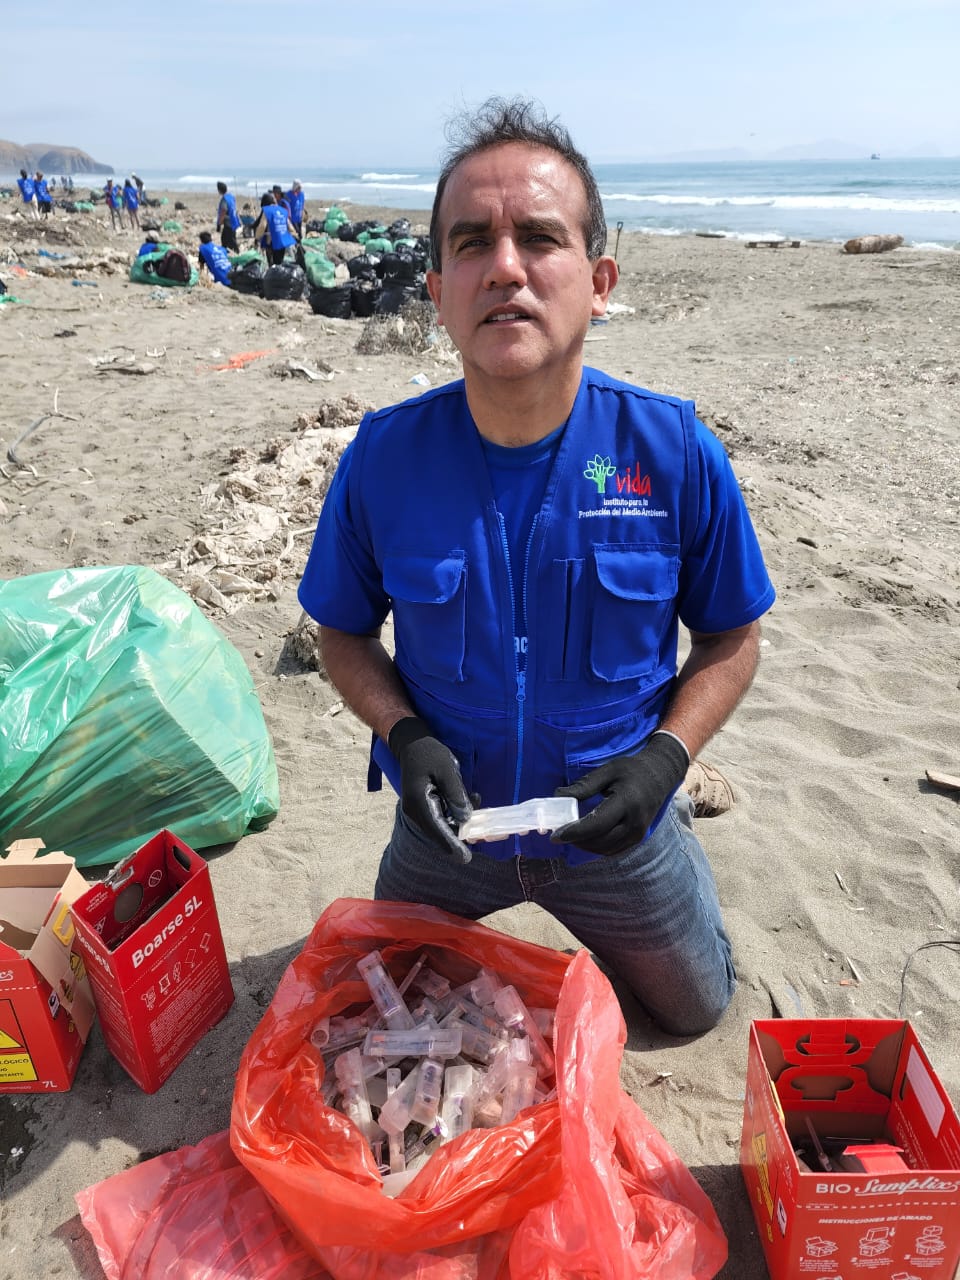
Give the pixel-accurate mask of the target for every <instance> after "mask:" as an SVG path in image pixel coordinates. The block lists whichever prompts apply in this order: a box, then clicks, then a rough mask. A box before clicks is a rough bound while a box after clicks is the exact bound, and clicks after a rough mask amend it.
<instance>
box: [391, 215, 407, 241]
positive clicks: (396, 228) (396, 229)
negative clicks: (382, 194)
mask: <svg viewBox="0 0 960 1280" xmlns="http://www.w3.org/2000/svg"><path fill="white" fill-rule="evenodd" d="M409 234H410V219H409V218H396V219H395V220H394V221H393V222H391V223H390V225H389V227H387V239H388V240H406V238H407V237H408V236H409Z"/></svg>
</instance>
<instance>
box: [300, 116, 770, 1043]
mask: <svg viewBox="0 0 960 1280" xmlns="http://www.w3.org/2000/svg"><path fill="white" fill-rule="evenodd" d="M606 234H607V230H606V224H605V220H604V213H603V205H602V202H601V199H600V195H599V192H598V190H597V184H596V181H595V179H594V176H593V174H592V172H591V170H590V167H589V164H588V163H587V160H586V159H585V157H584V156H583V155H582V154H581V153H580V152H579V151H577V150H576V149H575V148H574V146H573V143H572V141H571V139H570V136H569V134H568V133H567V131H566V129H564V128H563V127H562V126H561V125H559V124H558V123H557V122H556V121H555V120H551V119H549V118H548V117H546V116H545V115H544V114H543V113H542V111H541V110H539V109H538V108H536V107H535V106H533V105H532V104H530V103H525V102H520V101H515V102H503V101H500V100H492V101H491V102H489V103H487V104H486V105H485V106H484V107H483V108H482V109H481V111H480V113H479V115H478V116H476V117H475V118H467V119H465V120H464V121H463V128H462V131H461V136H460V141H459V145H457V146H456V147H455V148H454V149H453V150H452V151H451V152H450V154H449V156H448V157H447V160H446V163H445V165H444V167H443V169H442V171H441V174H440V179H439V181H438V183H437V189H436V197H435V200H434V205H433V214H432V218H431V226H430V249H431V253H430V256H431V260H432V263H433V268H432V270H431V271H430V272H429V273H428V275H427V284H428V288H429V290H430V296H431V298H432V299H433V302H434V304H435V305H436V308H437V312H438V316H439V319H440V322H441V323H442V324H443V325H445V326H446V329H447V331H448V333H449V334H450V337H451V338H452V339H453V341H454V343H455V344H456V346H457V347H458V348H459V350H460V353H461V356H462V358H463V379H462V381H458V382H452V383H450V384H448V385H446V386H442V387H438V388H436V389H435V390H433V391H428V392H425V393H424V394H423V395H421V396H419V397H417V398H416V399H414V400H409V401H406V402H405V403H404V404H400V405H394V406H393V407H390V408H386V409H383V410H380V411H379V412H376V413H371V414H368V415H367V417H366V418H365V419H364V420H363V422H362V423H361V424H360V428H359V430H358V432H357V435H356V437H355V439H354V441H353V442H352V444H351V445H350V447H349V448H348V449H347V450H346V451H345V452H344V454H343V458H342V460H341V462H340V465H339V468H338V470H337V473H336V476H335V477H334V480H333V483H332V484H331V486H330V490H329V493H328V494H327V497H326V500H325V502H324V505H323V509H322V512H321V515H320V521H319V524H318V527H317V533H316V537H315V540H314V544H313V549H312V551H311V553H310V558H309V561H308V563H307V567H306V570H305V572H304V575H303V580H302V582H301V585H300V592H299V594H300V602H301V604H302V605H303V607H304V608H305V609H306V610H307V612H308V613H309V614H311V615H312V616H313V617H314V618H316V619H317V620H318V621H319V623H320V624H321V629H320V634H321V646H322V656H323V665H324V668H325V669H326V672H327V674H328V675H329V676H330V679H331V680H332V681H333V683H334V684H335V685H336V687H337V688H338V689H339V691H340V693H341V694H342V695H343V697H344V699H345V701H346V702H347V703H348V704H349V705H350V706H351V707H352V708H353V710H354V711H355V712H356V713H357V715H359V716H360V718H361V719H363V720H364V721H366V723H367V724H368V725H369V726H370V728H371V729H372V730H373V735H374V738H373V749H372V755H373V759H372V762H371V769H370V773H369V785H371V786H374V787H376V786H378V785H379V777H380V772H381V770H382V771H383V772H384V773H386V775H387V777H388V778H389V780H390V782H391V783H392V784H393V786H394V787H395V788H396V790H397V792H398V795H399V801H398V804H397V810H396V816H395V822H394V827H393V833H392V835H391V837H390V840H389V843H388V844H387V847H386V850H385V851H384V854H383V857H382V859H381V863H380V872H379V876H378V879H377V884H376V890H375V893H376V896H377V897H378V898H385V899H399V900H402V901H408V902H409V901H413V902H424V903H429V904H431V905H434V906H438V907H442V908H444V909H445V910H447V911H451V912H454V913H455V914H458V915H461V916H466V917H469V918H471V919H478V918H480V917H481V916H486V915H488V914H490V913H491V912H494V911H498V910H500V909H502V908H505V907H510V906H513V905H515V904H517V903H520V902H523V901H530V902H536V903H538V904H540V905H541V906H542V907H544V908H545V909H546V910H547V911H549V912H551V913H552V914H553V915H554V916H556V917H557V919H559V920H560V921H561V922H562V923H563V924H564V925H565V926H566V927H567V928H568V929H569V930H570V932H571V933H573V934H574V936H575V937H576V938H578V939H579V941H580V942H581V943H582V944H583V945H584V946H586V947H589V948H590V949H591V950H592V951H593V952H594V953H595V954H596V955H597V956H598V958H599V959H600V960H601V961H603V962H604V963H605V964H606V965H607V966H608V967H609V968H610V969H611V970H613V971H614V972H615V973H617V974H618V975H619V976H620V977H621V978H622V979H623V980H624V981H625V982H626V983H627V984H628V985H629V987H630V988H631V990H632V991H633V992H634V993H635V994H636V996H637V998H638V999H639V1001H640V1002H641V1004H643V1005H644V1007H645V1008H646V1009H647V1011H648V1012H649V1013H650V1015H651V1016H652V1017H653V1018H654V1019H655V1020H656V1021H657V1022H658V1023H659V1024H660V1025H661V1026H662V1027H663V1028H664V1029H666V1030H667V1031H670V1032H672V1033H674V1034H676V1035H694V1034H697V1033H700V1032H703V1031H706V1030H707V1029H708V1028H710V1027H712V1026H713V1025H714V1024H715V1023H716V1022H717V1020H718V1019H719V1018H720V1016H721V1014H722V1013H723V1011H724V1009H725V1008H726V1006H727V1004H728V1002H729V1000H730V998H731V996H732V994H733V991H734V987H735V976H734V968H733V962H732V958H731V946H730V941H729V938H728V937H727V934H726V931H725V929H724V924H723V919H722V915H721V911H720V903H719V899H718V895H717V888H716V884H715V882H714V877H713V873H712V871H711V868H710V864H709V862H708V860H707V856H706V854H705V852H704V850H703V848H702V847H701V845H700V843H699V841H698V839H697V837H696V836H695V835H694V831H693V822H692V818H693V809H694V805H693V801H692V800H691V797H690V795H689V794H688V792H686V791H684V790H682V784H683V782H684V779H685V777H686V775H687V773H688V770H689V768H690V765H691V760H692V759H693V758H694V757H695V756H696V755H697V753H699V752H700V751H701V749H702V748H703V746H704V745H705V744H706V742H707V741H708V740H709V739H710V738H711V737H712V735H713V734H714V733H716V731H717V730H718V729H719V728H720V726H721V725H722V724H723V722H724V721H725V720H726V718H727V716H728V715H729V714H730V713H731V712H732V711H733V709H734V708H735V707H736V705H737V703H738V702H739V701H740V699H741V697H742V696H743V694H744V693H745V692H746V690H747V688H748V686H749V684H750V681H751V679H752V677H753V673H754V670H755V667H756V663H757V658H758V653H759V631H760V628H759V621H758V620H759V618H760V617H761V616H762V615H763V614H764V613H765V612H766V611H767V609H769V607H770V605H771V604H772V602H773V599H774V590H773V587H772V585H771V583H770V580H769V578H768V576H767V571H766V568H765V567H764V563H763V559H762V556H761V553H760V548H759V546H758V543H757V539H756V535H755V533H754V530H753V527H752V525H751V523H750V517H749V515H748V513H747V509H746V506H745V505H744V501H743V498H742V496H741V493H740V489H739V486H738V484H737V480H736V477H735V476H734V473H733V469H732V467H731V466H730V462H729V460H728V458H727V455H726V453H725V452H724V450H723V447H722V445H721V444H720V442H719V440H718V439H717V438H716V437H715V436H714V435H712V434H711V433H710V432H709V431H708V430H707V429H706V427H704V426H703V425H702V424H701V423H700V422H699V421H698V420H697V418H696V416H695V413H694V408H693V405H692V403H690V402H689V401H683V400H679V399H677V398H675V397H673V396H667V395H661V394H658V393H655V392H652V391H647V390H644V389H643V388H641V387H635V386H632V385H630V384H628V383H624V382H619V381H617V380H616V379H614V378H611V377H608V376H607V375H606V374H604V373H601V372H599V371H597V370H595V369H589V368H584V366H583V341H584V337H585V336H586V333H587V330H588V327H589V325H590V321H591V319H592V318H593V317H598V316H602V315H603V314H604V312H605V311H606V307H607V300H608V298H609V296H610V293H611V291H612V290H613V288H614V286H615V284H616V283H617V276H618V269H617V264H616V262H615V260H614V259H613V258H612V257H610V256H609V255H607V254H606V253H605V244H606ZM391 611H392V613H393V621H394V638H395V655H394V656H393V657H391V656H390V655H389V654H388V653H387V651H386V649H385V648H384V647H383V645H382V644H381V642H380V638H379V637H380V628H381V625H382V623H383V622H384V620H385V619H386V617H387V614H388V613H390V612H391ZM681 622H682V623H683V625H684V626H685V627H686V628H687V629H688V631H689V633H690V639H691V647H690V653H689V656H688V657H687V659H686V661H685V662H684V664H683V666H682V667H681V668H680V670H679V672H678V670H677V651H678V630H679V624H680V623H681ZM551 795H558V796H566V797H572V798H573V799H575V800H576V801H578V802H579V806H580V807H579V816H578V817H577V819H576V820H575V821H571V822H568V823H566V824H565V825H563V826H561V827H560V828H559V829H557V830H554V831H553V833H552V835H545V834H540V833H538V832H536V831H531V832H526V833H525V834H517V835H513V836H510V837H508V838H507V839H501V840H498V841H493V842H489V843H483V844H478V845H476V846H475V847H474V848H471V847H469V846H468V845H466V844H465V843H464V842H463V840H462V839H461V838H460V834H459V830H460V824H461V823H463V822H464V821H465V820H466V819H467V818H468V817H469V816H470V814H471V812H472V810H473V808H474V806H475V805H477V804H478V803H479V802H480V799H481V798H482V802H483V804H484V806H487V807H491V806H507V805H513V804H517V803H518V802H520V801H522V800H526V799H532V798H536V797H546V796H551Z"/></svg>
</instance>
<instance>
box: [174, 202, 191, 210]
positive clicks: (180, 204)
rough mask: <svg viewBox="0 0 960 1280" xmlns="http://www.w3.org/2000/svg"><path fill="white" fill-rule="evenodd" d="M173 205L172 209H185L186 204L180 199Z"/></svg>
mask: <svg viewBox="0 0 960 1280" xmlns="http://www.w3.org/2000/svg"><path fill="white" fill-rule="evenodd" d="M173 207H174V209H187V206H186V205H185V204H184V203H183V201H182V200H178V201H177V202H176V204H175V205H174V206H173ZM187 212H188V213H189V210H188V209H187Z"/></svg>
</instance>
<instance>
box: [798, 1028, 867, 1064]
mask: <svg viewBox="0 0 960 1280" xmlns="http://www.w3.org/2000/svg"><path fill="white" fill-rule="evenodd" d="M859 1052H860V1041H859V1040H858V1039H857V1037H856V1036H854V1035H851V1034H850V1033H849V1032H847V1034H846V1035H845V1036H844V1037H843V1040H842V1041H841V1040H840V1038H839V1037H835V1036H832V1035H824V1034H823V1033H822V1032H821V1033H820V1034H819V1035H818V1034H816V1033H811V1034H809V1035H805V1036H801V1037H800V1039H799V1040H798V1041H797V1053H802V1054H803V1055H804V1057H806V1058H825V1057H830V1058H833V1057H836V1056H837V1055H838V1054H842V1055H844V1056H847V1057H852V1056H853V1055H854V1054H856V1053H859Z"/></svg>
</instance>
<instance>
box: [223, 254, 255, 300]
mask: <svg viewBox="0 0 960 1280" xmlns="http://www.w3.org/2000/svg"><path fill="white" fill-rule="evenodd" d="M230 287H231V288H232V289H236V291H237V293H255V294H256V295H257V296H258V297H260V296H261V295H262V294H263V263H262V262H259V261H257V260H254V261H252V262H245V263H244V264H243V266H241V267H234V268H233V270H232V271H231V272H230Z"/></svg>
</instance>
